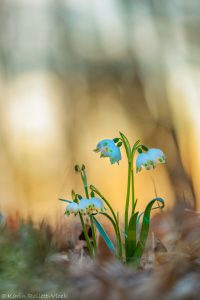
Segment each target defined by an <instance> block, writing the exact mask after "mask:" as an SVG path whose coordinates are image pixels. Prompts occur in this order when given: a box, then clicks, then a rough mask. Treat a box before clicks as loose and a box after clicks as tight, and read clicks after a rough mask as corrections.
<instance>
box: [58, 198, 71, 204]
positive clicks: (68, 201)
mask: <svg viewBox="0 0 200 300" xmlns="http://www.w3.org/2000/svg"><path fill="white" fill-rule="evenodd" d="M58 200H60V201H63V202H67V203H72V201H70V200H65V199H61V198H58Z"/></svg>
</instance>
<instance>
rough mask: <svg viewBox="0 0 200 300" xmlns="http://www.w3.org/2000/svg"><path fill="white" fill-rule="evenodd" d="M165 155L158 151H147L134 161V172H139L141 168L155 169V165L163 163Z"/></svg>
mask: <svg viewBox="0 0 200 300" xmlns="http://www.w3.org/2000/svg"><path fill="white" fill-rule="evenodd" d="M165 161H166V158H165V154H164V153H163V152H162V151H161V150H160V149H153V148H152V149H148V151H147V152H145V153H140V154H139V155H138V157H137V160H136V172H137V173H138V172H140V171H141V169H142V167H144V168H145V169H146V170H150V169H151V167H153V168H155V167H156V164H157V163H165Z"/></svg>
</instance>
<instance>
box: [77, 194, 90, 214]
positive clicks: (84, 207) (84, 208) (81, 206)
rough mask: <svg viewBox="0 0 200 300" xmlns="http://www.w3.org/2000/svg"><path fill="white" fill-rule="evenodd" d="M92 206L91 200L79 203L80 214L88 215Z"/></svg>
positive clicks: (83, 199) (85, 199) (83, 200)
mask: <svg viewBox="0 0 200 300" xmlns="http://www.w3.org/2000/svg"><path fill="white" fill-rule="evenodd" d="M89 206H90V199H87V198H82V199H81V200H80V202H79V205H78V207H79V212H80V213H82V214H86V213H87V212H88V209H89Z"/></svg>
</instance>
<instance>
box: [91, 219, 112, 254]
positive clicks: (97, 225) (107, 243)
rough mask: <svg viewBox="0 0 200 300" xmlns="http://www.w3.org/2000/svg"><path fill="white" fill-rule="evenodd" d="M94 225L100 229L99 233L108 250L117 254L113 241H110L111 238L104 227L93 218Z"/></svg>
mask: <svg viewBox="0 0 200 300" xmlns="http://www.w3.org/2000/svg"><path fill="white" fill-rule="evenodd" d="M93 219H94V223H95V225H96V228H97V229H98V231H99V233H100V234H101V236H102V238H103V239H104V241H105V243H106V245H107V247H108V249H110V250H111V251H112V252H114V253H115V254H116V250H115V246H114V245H113V243H112V241H111V240H110V238H109V236H108V235H107V233H106V232H105V230H104V228H103V226H102V225H101V224H100V223H99V222H98V221H97V219H96V218H95V217H94V216H93Z"/></svg>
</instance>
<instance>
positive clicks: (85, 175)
mask: <svg viewBox="0 0 200 300" xmlns="http://www.w3.org/2000/svg"><path fill="white" fill-rule="evenodd" d="M82 172H83V174H82V173H81V178H82V181H83V185H84V189H85V195H86V198H87V199H89V191H88V183H87V174H86V171H85V169H84V170H83V171H82ZM90 224H91V230H92V240H93V246H94V250H95V252H96V251H97V240H96V233H95V227H94V221H93V217H92V215H90Z"/></svg>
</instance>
